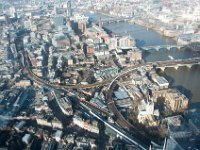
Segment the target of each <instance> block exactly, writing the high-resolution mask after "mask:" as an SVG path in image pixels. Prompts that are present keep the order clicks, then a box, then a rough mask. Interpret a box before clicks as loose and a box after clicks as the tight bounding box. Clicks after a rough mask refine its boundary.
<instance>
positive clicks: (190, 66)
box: [185, 64, 193, 69]
mask: <svg viewBox="0 0 200 150" xmlns="http://www.w3.org/2000/svg"><path fill="white" fill-rule="evenodd" d="M185 66H186V67H187V68H189V69H190V68H192V66H193V64H187V65H185Z"/></svg>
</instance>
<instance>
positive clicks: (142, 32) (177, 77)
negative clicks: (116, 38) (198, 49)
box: [86, 13, 200, 110]
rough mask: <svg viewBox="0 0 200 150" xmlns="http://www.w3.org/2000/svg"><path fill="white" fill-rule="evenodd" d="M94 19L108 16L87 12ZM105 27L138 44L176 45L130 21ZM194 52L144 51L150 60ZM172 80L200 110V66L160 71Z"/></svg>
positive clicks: (193, 55) (145, 57)
mask: <svg viewBox="0 0 200 150" xmlns="http://www.w3.org/2000/svg"><path fill="white" fill-rule="evenodd" d="M86 15H87V16H89V17H90V19H92V20H93V21H96V20H98V18H99V17H101V18H102V19H103V18H108V17H107V16H105V15H100V14H96V13H94V14H91V13H87V14H86ZM104 28H106V29H108V30H110V31H112V32H114V33H115V34H117V35H130V36H132V37H133V38H135V40H136V46H137V47H142V46H156V45H176V41H175V40H173V39H172V38H168V37H165V36H162V35H160V34H159V33H157V32H155V31H153V30H151V29H147V28H145V27H142V26H138V25H135V24H131V23H128V22H120V23H111V24H104ZM195 56H197V54H194V53H193V52H191V51H188V50H176V49H173V50H171V51H168V50H164V49H163V50H161V51H155V50H151V51H148V52H143V59H144V60H145V61H148V62H154V61H163V60H170V59H187V58H191V57H195ZM160 74H161V75H163V76H165V77H166V79H167V80H168V81H169V82H170V87H176V88H178V89H179V90H180V91H181V92H182V93H184V94H185V95H186V96H187V97H188V98H189V99H190V105H189V107H190V108H195V109H198V110H200V84H199V83H200V66H199V65H195V66H193V67H192V68H187V67H180V68H178V69H177V70H175V69H173V68H167V69H165V71H164V72H160Z"/></svg>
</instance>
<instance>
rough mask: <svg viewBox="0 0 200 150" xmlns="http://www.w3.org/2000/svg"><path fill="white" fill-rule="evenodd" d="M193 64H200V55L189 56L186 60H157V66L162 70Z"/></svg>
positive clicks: (189, 66)
mask: <svg viewBox="0 0 200 150" xmlns="http://www.w3.org/2000/svg"><path fill="white" fill-rule="evenodd" d="M193 65H200V57H195V58H189V59H186V60H174V61H165V62H157V63H156V68H159V69H160V70H162V71H164V70H165V69H166V68H174V69H176V70H178V68H179V67H182V66H186V67H188V68H191V67H192V66H193Z"/></svg>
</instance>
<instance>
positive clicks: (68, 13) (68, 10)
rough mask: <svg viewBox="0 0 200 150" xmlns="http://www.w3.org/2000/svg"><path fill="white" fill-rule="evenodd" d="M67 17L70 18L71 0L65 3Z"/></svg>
mask: <svg viewBox="0 0 200 150" xmlns="http://www.w3.org/2000/svg"><path fill="white" fill-rule="evenodd" d="M67 16H68V17H71V16H72V5H71V0H68V1H67Z"/></svg>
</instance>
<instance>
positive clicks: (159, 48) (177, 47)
mask: <svg viewBox="0 0 200 150" xmlns="http://www.w3.org/2000/svg"><path fill="white" fill-rule="evenodd" d="M184 48H186V45H157V46H144V47H140V49H141V50H144V51H150V50H156V51H160V50H163V49H164V50H173V49H178V50H182V49H184Z"/></svg>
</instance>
